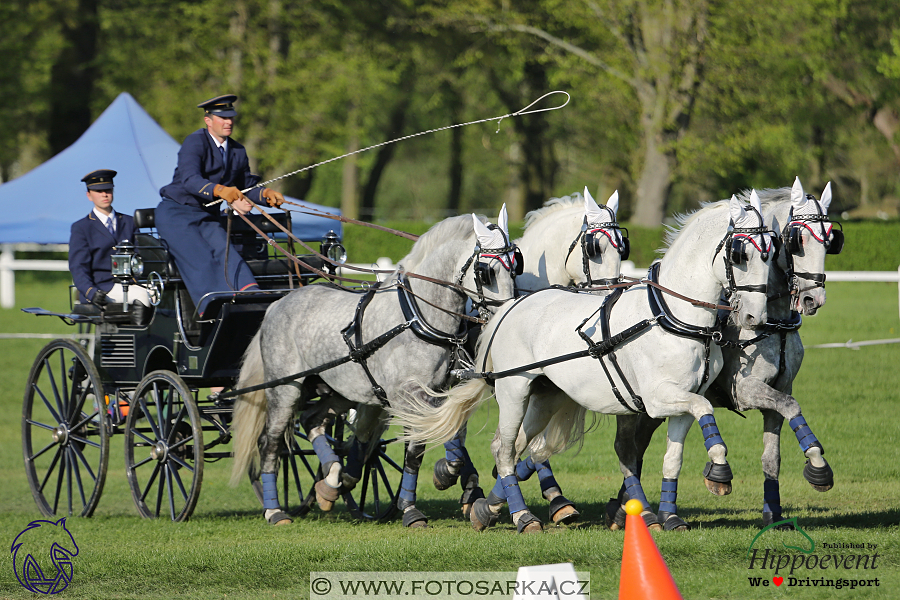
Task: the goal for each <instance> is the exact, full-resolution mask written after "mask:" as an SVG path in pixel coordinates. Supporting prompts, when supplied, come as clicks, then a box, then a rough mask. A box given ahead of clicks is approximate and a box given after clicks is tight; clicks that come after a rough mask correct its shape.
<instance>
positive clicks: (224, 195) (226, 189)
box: [213, 183, 247, 204]
mask: <svg viewBox="0 0 900 600" xmlns="http://www.w3.org/2000/svg"><path fill="white" fill-rule="evenodd" d="M213 195H214V196H215V197H216V198H221V199H223V200H224V201H225V202H227V203H228V204H231V203H232V202H235V201H237V200H241V199H244V200H246V199H247V197H246V196H244V194H242V193H241V190H239V189H237V188H236V187H231V186H224V185H220V184H218V183H217V184H216V187H214V188H213Z"/></svg>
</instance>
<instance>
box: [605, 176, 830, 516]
mask: <svg viewBox="0 0 900 600" xmlns="http://www.w3.org/2000/svg"><path fill="white" fill-rule="evenodd" d="M759 196H760V198H761V201H762V208H763V215H764V217H765V220H766V223H767V225H768V226H769V227H770V228H771V229H773V230H774V231H780V232H781V247H780V249H779V252H778V257H777V260H776V261H775V262H774V263H773V264H772V269H771V271H770V274H769V283H768V295H769V308H768V314H769V321H768V323H767V324H766V325H765V326H764V327H762V328H760V329H757V330H756V331H747V330H744V329H739V328H737V327H734V326H727V327H726V328H725V331H724V340H725V342H726V344H725V345H724V347H723V349H722V354H723V358H724V360H725V365H724V367H723V368H722V371H721V372H720V373H719V376H718V377H717V378H716V379H715V381H713V383H712V384H711V385H710V387H709V389H708V390H707V391H706V397H707V398H709V399H710V400H711V401H712V402H713V404H714V405H716V406H723V407H727V408H730V409H732V410H737V411H741V412H743V411H746V410H752V409H756V410H759V411H761V412H762V415H763V428H764V433H763V454H762V466H763V474H764V477H765V479H764V482H763V524H764V525H771V524H772V523H777V522H778V521H781V520H782V513H781V496H780V491H779V485H778V475H779V470H780V467H781V451H780V442H781V426H782V424H783V422H784V420H785V419H787V420H788V422H789V423H790V427H791V429H792V430H793V431H794V432H795V433H796V436H797V441H798V442H799V444H800V449H801V450H802V451H803V453H804V455H805V456H806V458H807V463H806V467H805V468H804V470H803V475H804V477H806V479H807V481H809V483H810V484H811V485H812V486H813V488H815V489H816V490H819V491H827V490H829V489H831V487H832V486H833V485H834V474H833V473H832V470H831V467H830V466H829V465H828V463H827V462H826V461H825V459H824V457H823V456H822V454H823V453H824V450H823V448H822V445H821V443H820V442H819V441H818V440H817V439H816V436H815V435H814V434H813V432H812V430H811V429H810V428H809V425H807V423H806V419H805V418H804V417H803V415H802V414H801V412H800V404H799V403H798V402H797V400H796V399H795V398H794V397H793V396H792V395H791V388H792V385H793V381H794V378H795V377H796V376H797V372H798V371H799V369H800V364H801V363H802V361H803V344H802V342H801V340H800V334H799V333H798V331H797V330H798V328H799V326H800V324H801V317H800V314H799V313H801V312H802V313H803V314H804V315H813V314H815V313H816V311H817V310H818V309H819V308H820V307H821V306H822V305H824V304H825V288H824V285H825V256H826V255H827V254H837V253H839V252H840V251H841V249H842V247H843V232H841V231H840V230H833V229H832V224H831V222H830V221H829V220H828V207H829V206H830V204H831V184H830V183H829V184H828V185H826V186H825V190H824V191H823V192H822V197H821V200H816V199H815V198H814V197H813V196H808V195H806V194H804V192H803V186H802V184H801V183H800V179H799V178H797V179H796V180H795V181H794V185H793V187H792V188H781V189H775V190H763V191H761V192H760V193H759ZM760 330H761V331H760ZM661 423H662V421H661V420H654V419H650V418H648V417H647V416H646V415H638V416H636V417H620V418H619V423H618V425H619V427H618V428H617V429H618V430H619V431H618V432H617V436H620V437H622V438H623V439H621V440H620V442H619V443H621V444H622V445H623V446H625V447H627V444H628V440H627V438H628V437H629V436H631V437H634V442H635V445H636V449H635V451H636V452H637V462H638V464H639V465H640V463H641V459H642V457H643V454H644V452H645V451H646V448H647V445H648V444H649V443H650V438H651V436H652V435H653V432H654V431H655V430H656V428H657V427H658V426H659V425H660V424H661ZM690 425H691V423H690V422H688V423H687V424H686V426H687V427H688V428H689V427H690ZM672 426H673V424H672V423H671V422H670V424H669V442H668V446H667V450H666V456H665V460H664V462H663V483H662V493H661V495H660V503H659V517H658V518H659V522H660V523H662V525H663V527H664V528H665V529H666V530H686V529H689V528H690V526H689V525H688V524H687V523H686V522H685V521H684V520H682V519H681V518H680V517H679V516H678V514H677V505H676V501H677V495H678V475H679V473H680V470H681V465H682V454H683V450H684V449H683V446H682V445H680V444H676V443H673V442H672V441H671V438H672V437H673V433H672V429H671V428H672ZM675 435H676V436H678V437H680V434H675ZM625 501H627V498H626V497H625V493H624V486H623V489H621V490H620V495H619V497H618V498H617V499H614V500H611V501H610V504H609V505H608V506H607V514H608V520H609V523H608V524H609V525H610V526H611V527H612V528H613V529H617V528H620V527H624V524H625V514H624V510H622V509H621V505H624V503H625ZM613 515H615V516H613Z"/></svg>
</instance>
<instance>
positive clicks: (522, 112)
mask: <svg viewBox="0 0 900 600" xmlns="http://www.w3.org/2000/svg"><path fill="white" fill-rule="evenodd" d="M554 94H563V95H565V97H566V101H565V102H564V103H563V104H560V105H559V106H551V107H550V108H534V109H531V107H532V106H534V105H535V104H537V103H538V102H540V101H541V100H543V99H544V98H547V97H548V96H553V95H554ZM569 100H571V96H570V95H569V93H568V92H564V91H562V90H556V91H553V92H548V93H546V94H544V95H543V96H541V97H540V98H538V99H537V100H535V101H534V102H532V103H531V104H529V105H528V106H526V107H525V108H522V109H520V110H517V111H516V112H514V113H507V114H505V115H503V116H500V117H491V118H489V119H479V120H477V121H469V122H468V123H457V124H456V125H447V126H446V127H438V128H437V129H429V130H427V131H420V132H419V133H413V134H411V135H405V136H403V137H399V138H396V139H393V140H388V141H386V142H381V143H379V144H375V145H374V146H368V147H367V148H361V149H359V150H354V151H353V152H348V153H347V154H342V155H341V156H335V157H334V158H329V159H328V160H323V161H322V162H317V163H316V164H314V165H309V166H308V167H303V168H302V169H297V170H296V171H291V172H290V173H285V174H284V175H281V176H279V177H276V178H274V179H270V180H268V181H262V182H260V183H257V184H256V185H254V186H252V187H248V188H247V189H246V190H242V191H241V193H243V194H246V193H247V192H249V191H250V190H253V189H256V188H259V187H264V186H266V185H269V184H270V183H274V182H276V181H280V180H282V179H286V178H288V177H291V176H293V175H297V174H298V173H302V172H304V171H309V170H311V169H315V168H316V167H321V166H322V165H326V164H328V163H330V162H334V161H336V160H341V159H342V158H347V157H348V156H353V155H354V154H362V153H363V152H367V151H369V150H373V149H375V148H381V147H382V146H387V145H388V144H394V143H396V142H402V141H403V140H408V139H412V138H414V137H419V136H420V135H426V134H428V133H437V132H438V131H446V130H447V129H454V128H456V127H465V126H467V125H477V124H478V123H487V122H490V121H497V131H498V132H499V131H500V122H501V121H503V119H505V118H507V117H522V116H524V115H531V114H535V113H540V112H547V111H551V110H559V109H560V108H563V107H565V106H566V105H567V104H568V103H569ZM529 109H531V110H529ZM221 201H222V198H218V199H216V200H213V201H212V202H209V203H207V204H206V206H213V205H215V204H218V203H219V202H221Z"/></svg>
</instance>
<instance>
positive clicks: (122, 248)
mask: <svg viewBox="0 0 900 600" xmlns="http://www.w3.org/2000/svg"><path fill="white" fill-rule="evenodd" d="M114 250H115V251H114V252H113V254H112V257H111V258H110V260H111V261H112V276H113V277H114V278H115V279H116V281H118V282H119V283H121V284H122V304H123V305H124V310H126V311H127V310H128V282H129V281H130V280H131V278H132V277H137V276H140V274H141V273H143V272H144V261H143V260H141V257H140V256H138V255H137V254H135V253H134V245H133V244H132V243H131V242H130V241H128V240H122V241H121V242H120V243H119V245H118V246H116V247H115V248H114Z"/></svg>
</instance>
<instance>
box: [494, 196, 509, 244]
mask: <svg viewBox="0 0 900 600" xmlns="http://www.w3.org/2000/svg"><path fill="white" fill-rule="evenodd" d="M497 226H498V227H500V231H502V232H503V233H505V234H506V237H509V216H508V215H507V214H506V202H504V203H503V206H502V207H501V208H500V215H499V216H498V217H497Z"/></svg>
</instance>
